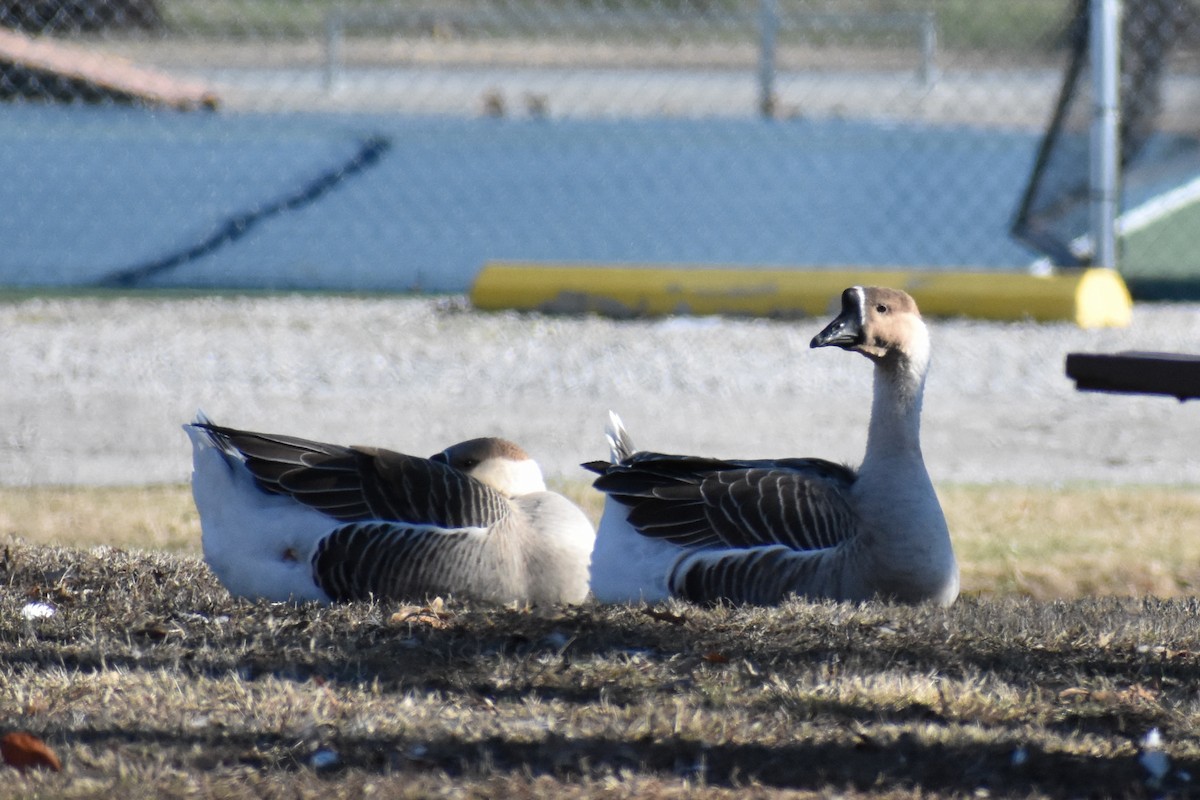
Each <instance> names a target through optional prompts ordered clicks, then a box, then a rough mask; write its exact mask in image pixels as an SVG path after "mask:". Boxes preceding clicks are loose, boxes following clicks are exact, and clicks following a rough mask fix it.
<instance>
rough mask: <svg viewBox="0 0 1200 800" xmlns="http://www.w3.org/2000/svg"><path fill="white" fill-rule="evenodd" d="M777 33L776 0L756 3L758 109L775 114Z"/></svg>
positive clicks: (760, 0)
mask: <svg viewBox="0 0 1200 800" xmlns="http://www.w3.org/2000/svg"><path fill="white" fill-rule="evenodd" d="M778 33H779V2H778V0H759V4H758V110H759V112H760V113H761V114H762V115H763V116H764V117H767V118H771V117H774V116H775V99H776V98H775V39H776V36H777V34H778Z"/></svg>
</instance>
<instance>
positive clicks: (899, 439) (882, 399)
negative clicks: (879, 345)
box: [863, 351, 928, 466]
mask: <svg viewBox="0 0 1200 800" xmlns="http://www.w3.org/2000/svg"><path fill="white" fill-rule="evenodd" d="M927 363H928V359H927V358H918V359H916V360H914V359H912V358H910V357H908V356H906V355H903V354H900V353H898V352H895V351H893V352H892V353H889V354H888V355H887V356H886V357H884V358H883V359H882V360H880V361H877V362H876V363H875V390H874V399H873V400H872V405H871V424H870V427H869V428H868V430H867V450H866V455H865V457H864V458H863V465H864V466H867V465H868V464H871V463H873V462H878V461H890V460H892V459H895V458H911V457H913V456H916V457H917V458H920V455H921V399H922V396H923V394H924V390H925V367H926V364H927Z"/></svg>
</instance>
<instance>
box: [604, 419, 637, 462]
mask: <svg viewBox="0 0 1200 800" xmlns="http://www.w3.org/2000/svg"><path fill="white" fill-rule="evenodd" d="M604 438H605V439H606V440H607V441H608V452H609V457H610V458H611V459H612V463H614V464H620V463H622V462H624V461H626V460H628V459H629V458H630V457H632V456H633V454H634V453H636V452H637V448H636V447H634V446H633V439H631V438H630V437H629V432H628V431H626V430H625V425H624V423H622V422H621V418H620V417H619V416H617V412H615V411H609V412H608V425H606V426H605V427H604Z"/></svg>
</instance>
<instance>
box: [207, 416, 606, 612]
mask: <svg viewBox="0 0 1200 800" xmlns="http://www.w3.org/2000/svg"><path fill="white" fill-rule="evenodd" d="M184 429H185V430H186V431H187V433H188V436H189V437H190V438H191V440H192V452H193V473H192V495H193V497H194V498H195V501H196V508H197V509H198V510H199V512H200V523H201V528H202V532H203V533H202V535H203V542H204V557H205V559H206V560H207V561H208V563H209V565H210V566H211V567H212V569H213V571H214V572H215V573H216V575H217V577H218V578H219V579H220V581H221V583H222V584H224V585H225V587H226V588H227V589H229V591H230V592H231V593H233V594H235V595H238V596H243V597H262V598H266V599H270V600H289V599H291V600H320V601H323V602H330V601H339V600H355V599H363V598H367V597H370V596H374V597H378V598H391V599H412V600H421V599H424V598H426V597H428V596H433V595H441V594H453V595H456V596H459V597H471V598H476V599H482V600H488V601H494V602H498V603H507V602H530V603H560V602H562V603H579V602H581V601H583V600H584V599H585V598H586V597H587V593H588V561H589V558H590V555H591V550H592V545H593V543H594V541H595V531H594V530H593V528H592V524H591V522H590V521H589V520H588V519H587V517H586V516H584V514H583V512H582V511H580V510H579V508H578V507H576V506H575V505H574V504H573V503H571V502H570V501H569V500H567V499H566V498H565V497H563V496H562V495H559V494H555V493H553V492H549V491H547V490H546V485H545V483H544V481H543V479H542V472H541V469H539V467H538V465H537V463H536V462H535V461H533V460H532V459H531V458H530V457H529V456H528V455H527V454H526V453H525V451H523V450H522V449H521V448H520V447H518V446H517V445H515V444H513V443H512V442H509V441H506V440H504V439H495V438H484V439H472V440H470V441H467V442H462V443H461V444H456V445H454V446H453V447H449V448H447V449H446V450H444V451H442V452H441V453H438V454H437V455H435V456H433V457H431V458H428V459H426V458H419V457H416V456H409V455H404V454H402V453H396V452H392V451H389V450H382V449H378V448H372V447H342V446H339V445H332V444H323V443H321V442H313V441H308V440H306V439H298V438H294V437H291V436H277V435H270V434H262V433H251V432H248V431H240V430H234V429H233V428H225V427H221V426H219V425H215V424H213V423H212V422H211V421H209V420H208V419H207V418H206V417H205V416H204V414H203V413H201V414H199V415H198V416H197V418H196V420H195V422H193V423H192V424H190V425H185V426H184Z"/></svg>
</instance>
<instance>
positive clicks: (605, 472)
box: [584, 286, 958, 605]
mask: <svg viewBox="0 0 1200 800" xmlns="http://www.w3.org/2000/svg"><path fill="white" fill-rule="evenodd" d="M811 346H812V347H830V346H832V347H840V348H842V349H843V350H850V351H854V352H858V353H861V354H863V355H864V356H866V357H867V358H869V359H870V360H871V361H872V363H873V364H874V365H875V378H874V386H875V388H874V401H873V403H872V406H871V422H870V428H869V430H868V432H867V447H866V454H865V456H864V457H863V462H862V465H861V466H860V467H859V468H858V469H857V470H854V469H851V468H849V467H845V466H842V465H839V464H834V463H831V462H829V461H824V460H822V459H818V458H788V459H781V460H746V461H743V460H718V459H713V458H700V457H695V456H673V455H663V454H660V453H650V452H644V451H636V450H635V449H634V447H633V445H632V443H631V442H630V439H629V436H628V434H627V433H626V432H625V430H624V428H623V427H622V425H621V422H620V420H619V419H618V418H617V417H616V415H615V414H614V415H611V419H610V423H609V427H608V441H609V446H610V449H611V452H612V460H611V462H607V461H596V462H591V463H588V464H585V465H584V466H585V467H586V468H588V469H590V470H592V471H594V472H597V473H599V475H600V477H599V478H597V479H596V481H595V486H596V488H597V489H599V490H600V491H602V492H604V493H605V494H606V495H607V497H606V498H605V506H604V514H603V517H602V518H601V521H600V530H599V533H598V535H597V539H596V549H595V551H594V552H593V554H592V592H593V594H594V595H595V597H596V599H597V600H599V601H601V602H630V601H637V600H645V601H657V600H662V599H665V598H667V597H679V598H684V599H687V600H692V601H698V602H713V601H718V600H728V601H732V602H745V603H755V604H773V603H777V602H780V601H781V600H783V599H784V598H786V597H787V596H789V595H793V594H795V595H802V596H806V597H810V598H830V599H835V600H850V601H858V600H867V599H870V598H879V599H885V600H894V601H900V602H907V603H919V602H925V601H932V602H935V603H939V604H942V605H949V604H950V603H952V602H954V599H955V598H956V597H957V596H958V565H957V564H956V562H955V560H954V551H953V549H952V547H951V544H950V534H949V531H948V530H947V528H946V520H945V517H944V516H943V514H942V508H941V505H940V504H939V503H938V499H937V495H936V494H935V493H934V490H933V484H932V482H931V481H930V479H929V474H928V473H927V472H926V470H925V463H924V461H923V459H922V458H921V444H920V424H921V396H922V393H923V391H924V386H925V373H926V369H927V368H928V366H929V332H928V329H927V328H926V327H925V323H924V322H923V321H922V320H921V315H920V312H919V311H918V310H917V305H916V303H915V302H913V299H912V298H911V297H909V296H908V295H907V294H905V293H904V292H902V291H898V290H895V289H885V288H878V287H861V286H854V287H851V288H849V289H847V290H846V291H845V292H843V293H842V311H841V313H840V314H839V315H838V317H837V318H836V319H834V320H833V321H832V322H830V323H829V325H828V326H826V327H825V329H824V330H822V331H821V332H820V333H818V334H817V335H816V336H815V337H813V340H812V343H811Z"/></svg>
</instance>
